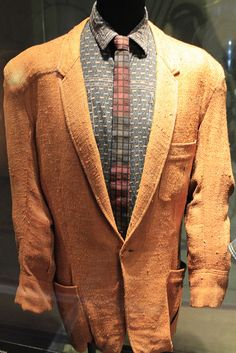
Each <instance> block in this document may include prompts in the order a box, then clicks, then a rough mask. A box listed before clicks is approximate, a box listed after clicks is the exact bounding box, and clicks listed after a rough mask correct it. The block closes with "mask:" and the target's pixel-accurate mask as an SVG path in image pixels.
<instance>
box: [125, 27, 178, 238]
mask: <svg viewBox="0 0 236 353" xmlns="http://www.w3.org/2000/svg"><path fill="white" fill-rule="evenodd" d="M150 27H151V30H152V31H153V33H154V38H155V43H156V50H157V64H156V65H157V74H156V91H155V104H154V115H153V121H152V127H151V132H150V136H149V142H148V145H147V150H146V156H145V162H144V167H143V173H142V177H141V182H140V186H139V190H138V194H137V198H136V202H135V206H134V209H133V212H132V215H131V220H130V224H129V228H128V230H127V235H126V240H125V241H126V242H127V241H128V240H129V239H130V237H131V236H132V234H133V233H134V231H135V229H136V228H137V227H138V225H139V224H140V222H141V220H142V219H143V217H144V214H145V212H146V211H147V209H148V206H149V205H150V202H151V200H152V197H153V195H154V193H155V191H156V188H157V186H158V183H159V181H160V176H161V173H162V170H163V167H164V164H165V161H166V158H167V155H168V152H169V148H170V144H171V140H172V136H173V132H174V126H175V121H176V114H177V105H178V80H177V78H176V76H177V75H178V74H179V69H178V67H177V65H173V64H176V63H173V62H172V63H171V62H168V58H170V56H171V54H173V53H171V52H169V50H168V47H167V45H168V41H167V42H166V43H165V39H164V38H163V36H165V35H164V34H163V33H162V31H161V30H159V29H158V28H157V27H155V26H154V25H153V24H152V23H151V22H150ZM165 44H166V46H165ZM166 58H167V60H165V59H166ZM171 60H173V58H171Z"/></svg>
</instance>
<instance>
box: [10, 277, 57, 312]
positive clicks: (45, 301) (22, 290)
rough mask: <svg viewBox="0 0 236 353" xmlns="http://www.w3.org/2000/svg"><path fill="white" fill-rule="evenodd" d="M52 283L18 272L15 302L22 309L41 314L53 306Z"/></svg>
mask: <svg viewBox="0 0 236 353" xmlns="http://www.w3.org/2000/svg"><path fill="white" fill-rule="evenodd" d="M53 293H54V291H53V284H52V282H46V281H42V280H37V279H35V278H33V277H30V276H28V275H25V274H23V273H20V277H19V286H18V288H17V291H16V296H15V303H16V304H19V305H20V306H21V308H22V309H23V310H28V311H31V312H33V313H35V314H41V313H43V312H44V311H51V310H52V308H53Z"/></svg>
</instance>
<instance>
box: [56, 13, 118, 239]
mask: <svg viewBox="0 0 236 353" xmlns="http://www.w3.org/2000/svg"><path fill="white" fill-rule="evenodd" d="M87 20H88V19H85V20H84V21H83V22H81V23H80V24H79V25H77V26H75V27H74V28H73V29H72V30H71V31H70V32H69V34H68V38H66V39H65V42H64V46H63V49H62V56H61V61H60V63H59V65H58V71H59V72H60V73H61V74H62V75H63V76H64V78H63V79H62V81H61V87H60V89H61V97H62V102H63V106H64V112H65V116H66V124H67V127H68V130H69V133H70V136H71V139H72V141H73V144H74V147H75V149H76V152H77V154H78V156H79V158H80V161H81V163H82V165H83V168H84V171H85V173H86V176H87V179H88V181H89V184H90V186H91V189H92V191H93V193H94V196H95V198H96V201H97V203H98V205H99V207H100V208H101V210H102V212H103V214H104V216H105V217H106V219H107V221H108V222H109V223H110V225H111V226H112V228H113V230H114V231H115V233H116V234H117V235H118V237H119V238H120V239H121V241H122V242H123V241H124V240H123V238H122V236H121V234H120V233H119V232H118V229H117V226H116V222H115V219H114V215H113V211H112V208H111V203H110V199H109V194H108V191H107V187H106V182H105V179H104V175H103V170H102V164H101V159H100V154H99V150H98V148H97V143H96V140H95V136H94V133H93V128H92V124H91V119H90V115H89V107H88V99H87V92H86V87H85V82H84V78H83V71H82V66H81V62H80V35H81V32H82V30H83V28H84V26H85V24H86V22H87Z"/></svg>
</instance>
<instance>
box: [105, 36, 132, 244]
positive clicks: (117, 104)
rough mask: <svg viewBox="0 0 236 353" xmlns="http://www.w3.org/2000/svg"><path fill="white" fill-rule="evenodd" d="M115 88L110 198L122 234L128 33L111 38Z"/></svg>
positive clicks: (124, 219)
mask: <svg viewBox="0 0 236 353" xmlns="http://www.w3.org/2000/svg"><path fill="white" fill-rule="evenodd" d="M114 45H115V54H114V90H113V115H112V119H113V120H112V151H111V171H110V200H111V205H112V209H113V212H114V216H115V220H116V224H117V228H118V230H119V232H120V233H121V235H122V236H123V238H124V237H125V234H126V231H127V228H128V222H129V216H128V213H129V180H130V165H129V124H130V67H129V65H130V57H129V54H130V53H129V37H125V36H121V35H117V36H116V37H115V38H114Z"/></svg>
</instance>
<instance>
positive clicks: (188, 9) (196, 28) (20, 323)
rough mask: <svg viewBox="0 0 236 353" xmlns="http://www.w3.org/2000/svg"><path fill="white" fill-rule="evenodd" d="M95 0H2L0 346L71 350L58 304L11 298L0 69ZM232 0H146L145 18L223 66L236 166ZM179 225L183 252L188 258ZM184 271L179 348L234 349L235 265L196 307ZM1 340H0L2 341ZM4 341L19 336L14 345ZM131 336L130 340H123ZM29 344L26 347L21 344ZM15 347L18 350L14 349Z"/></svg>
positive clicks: (13, 266) (234, 215)
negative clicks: (45, 306)
mask: <svg viewBox="0 0 236 353" xmlns="http://www.w3.org/2000/svg"><path fill="white" fill-rule="evenodd" d="M92 4H93V0H92V1H91V0H21V1H19V0H0V352H1V351H6V352H8V353H11V352H12V353H17V352H18V351H19V352H25V353H26V352H31V351H32V352H33V351H34V348H33V347H39V348H43V351H46V350H47V351H48V352H49V350H54V351H57V352H73V350H72V349H71V347H70V346H69V345H65V344H64V342H66V340H67V337H66V335H65V332H64V329H63V327H62V324H61V321H60V317H59V314H58V311H57V308H55V309H54V310H53V311H52V312H50V313H45V314H42V315H34V314H32V313H29V312H23V311H22V310H21V308H20V307H19V306H17V305H15V304H14V296H15V291H16V286H17V283H18V271H19V269H18V262H17V255H16V246H15V239H14V231H13V227H12V221H11V192H10V183H9V175H8V164H7V153H6V142H5V130H4V120H3V112H2V98H3V92H2V79H3V78H2V69H3V67H4V65H5V64H6V63H7V61H8V60H9V59H11V58H12V57H14V56H15V55H17V54H18V53H19V52H21V51H22V50H24V49H26V48H28V47H30V46H32V45H34V44H39V43H43V42H45V41H48V40H50V39H53V38H55V37H57V36H59V35H61V34H64V33H65V32H67V31H68V30H70V29H71V28H72V27H73V26H74V25H76V24H78V23H79V22H80V21H81V20H82V19H84V18H85V17H87V16H89V13H90V10H91V6H92ZM235 5H236V4H235V0H222V1H219V0H218V1H215V0H192V1H191V0H186V1H184V0H172V1H170V0H164V1H160V0H149V1H147V7H148V10H149V18H150V20H152V21H153V22H154V23H156V24H157V25H158V26H159V27H160V28H162V29H163V30H164V31H165V32H166V33H168V34H170V35H172V36H174V37H176V38H178V39H181V40H183V41H186V42H189V43H192V44H194V45H197V46H200V47H203V48H205V49H206V50H207V51H208V52H210V53H211V54H212V55H213V56H214V57H215V58H216V59H217V60H218V61H219V62H220V63H221V64H222V65H223V66H224V68H225V72H226V77H227V84H228V100H227V109H228V126H229V138H230V144H231V153H232V164H233V168H234V170H235V172H236V166H235V163H236V160H235V159H236V131H235V129H236V119H235V118H236V31H235V18H236V6H235ZM235 208H236V197H235V194H234V195H233V196H232V197H231V200H230V217H231V222H232V223H231V224H232V227H231V228H232V238H235V237H236V212H235V211H236V210H235ZM184 235H185V231H184V229H183V241H182V258H183V259H184V260H186V246H185V244H186V243H185V236H184ZM188 300H189V289H188V284H187V278H186V279H185V290H184V300H183V307H182V309H181V313H180V319H179V324H178V331H177V335H176V338H175V345H176V349H177V350H178V352H184V353H205V352H209V353H226V352H227V353H235V352H236V335H235V328H236V266H235V265H234V264H233V265H232V271H231V275H230V283H229V290H228V293H227V296H226V299H225V301H224V304H223V306H222V307H221V308H220V309H193V308H190V307H189V305H188ZM1 341H2V343H1ZM3 341H6V342H10V343H16V344H21V345H23V346H18V348H16V346H13V345H10V344H7V343H3ZM126 343H127V344H129V342H128V340H127V342H126ZM25 346H30V347H31V348H26V347H25ZM17 349H18V350H17Z"/></svg>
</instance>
